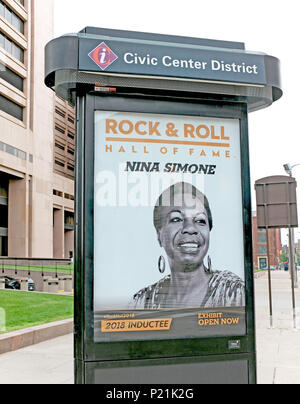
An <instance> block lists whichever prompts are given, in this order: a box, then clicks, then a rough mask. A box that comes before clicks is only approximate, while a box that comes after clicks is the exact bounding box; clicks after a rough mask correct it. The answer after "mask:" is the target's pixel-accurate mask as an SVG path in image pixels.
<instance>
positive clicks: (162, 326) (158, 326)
mask: <svg viewBox="0 0 300 404" xmlns="http://www.w3.org/2000/svg"><path fill="white" fill-rule="evenodd" d="M172 321H173V320H172V319H171V318H163V319H147V320H113V321H101V332H103V333H111V332H138V331H169V330H170V328H171V325H172Z"/></svg>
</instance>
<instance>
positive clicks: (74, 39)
mask: <svg viewBox="0 0 300 404" xmlns="http://www.w3.org/2000/svg"><path fill="white" fill-rule="evenodd" d="M104 35H109V37H107V36H104ZM120 37H123V38H126V41H131V40H132V37H134V38H135V39H136V40H137V42H138V44H139V45H140V44H141V41H144V40H148V41H149V40H154V41H157V40H158V41H162V40H165V41H167V40H170V39H172V38H173V39H174V38H177V42H178V43H181V44H184V43H186V44H188V43H189V44H193V46H196V44H197V40H196V39H190V41H189V39H188V38H180V37H172V38H171V37H169V36H168V37H167V36H155V35H151V34H141V33H128V32H122V31H113V30H109V31H107V30H102V29H85V30H84V31H83V33H81V34H79V35H78V36H70V37H68V36H65V37H62V38H59V39H58V40H55V41H52V42H51V43H50V44H49V45H48V48H47V50H46V61H47V63H46V84H47V85H48V86H49V87H52V88H53V89H55V90H56V92H57V93H58V94H60V95H61V96H63V97H64V98H66V99H69V100H70V101H73V102H74V103H75V100H76V107H77V139H76V237H75V239H76V244H75V379H76V383H77V384H95V383H101V384H115V383H117V384H118V383H119V384H127V383H138V384H157V383H163V384H168V383H173V384H176V383H177V384H180V383H182V384H189V383H190V384H193V383H194V384H200V383H205V384H207V383H213V384H218V383H237V384H238V383H242V384H255V383H256V348H255V308H254V290H253V262H252V261H253V259H252V256H253V251H252V210H251V187H250V167H249V143H248V112H249V111H251V110H256V109H260V108H263V107H266V106H269V105H271V104H272V102H273V101H276V100H277V99H279V98H280V97H281V94H282V92H281V89H280V79H279V68H278V61H277V59H275V58H272V57H267V56H266V55H265V56H263V57H262V59H261V63H262V64H263V63H265V65H264V67H265V72H264V75H263V76H264V79H262V78H260V80H259V81H260V82H259V83H258V84H257V85H255V83H251V84H247V83H239V82H238V79H237V83H233V82H232V81H231V80H232V76H231V79H230V81H229V82H228V83H225V82H220V81H219V82H218V81H217V80H215V82H211V81H209V80H208V81H205V80H200V81H195V82H194V83H193V86H192V87H191V82H190V81H189V80H188V79H187V80H186V81H185V80H184V79H180V80H179V81H173V80H171V79H169V78H167V77H165V81H163V80H162V78H160V79H159V80H158V81H157V79H156V78H155V76H152V77H151V76H149V77H141V76H139V75H138V74H137V73H136V72H135V73H134V74H133V75H132V76H130V75H128V73H126V75H124V76H122V74H121V72H120V74H115V73H114V72H113V73H111V74H110V73H109V72H108V73H107V72H105V73H103V74H101V73H99V72H97V73H96V72H92V71H86V70H84V67H86V66H90V65H89V63H90V61H89V62H86V60H83V56H82V53H80V49H82V48H83V49H88V48H89V49H91V50H92V43H93V41H94V43H95V44H96V43H98V42H101V40H105V41H106V42H109V40H112V43H113V40H114V39H116V38H120ZM85 41H87V43H88V44H87V43H85ZM194 41H195V42H194ZM199 41H200V40H199ZM201 41H204V42H201V46H204V45H205V40H201ZM81 42H82V44H81ZM215 42H216V43H215ZM215 42H214V43H213V44H212V43H211V42H207V43H206V44H207V46H209V47H210V46H212V45H213V46H216V45H219V46H224V47H225V48H226V47H227V49H226V52H228V54H230V52H231V51H233V49H236V48H239V50H238V51H237V53H238V54H239V55H240V56H241V55H243V52H244V51H243V46H242V44H235V43H225V42H219V43H218V41H215ZM67 44H69V46H67V48H66V45H67ZM75 44H76V46H75ZM198 45H199V43H198ZM65 49H66V51H65V54H67V55H68V56H70V58H71V60H70V59H67V58H66V56H65V54H63V50H65ZM78 49H79V56H78ZM208 50H209V52H212V53H213V51H214V48H209V49H208ZM215 51H216V52H219V51H220V49H219V48H215ZM74 52H75V53H74ZM241 57H242V56H241ZM258 57H260V56H258ZM250 58H251V56H250ZM257 60H258V59H257ZM81 64H82V65H81ZM94 69H95V71H96V68H94ZM108 70H109V69H108ZM212 79H213V77H212ZM262 81H264V82H262ZM159 84H160V85H159ZM110 86H112V87H114V92H113V93H111V92H109V89H108V88H109V87H110ZM99 110H100V111H101V110H102V111H123V112H135V113H136V112H142V113H153V114H162V115H163V114H166V115H169V114H172V115H178V116H180V115H185V116H201V117H209V118H230V119H238V120H239V122H240V144H241V177H242V189H241V193H242V203H243V206H242V211H243V234H244V241H243V244H244V257H245V263H244V268H245V282H246V335H236V336H230V337H229V336H222V337H214V338H184V339H180V338H178V339H162V340H145V341H130V340H128V341H120V342H101V343H95V342H94V283H93V282H94V281H93V277H94V261H93V259H94V136H95V129H94V114H95V111H99ZM180 369H184V372H182V371H180ZM151 370H152V371H151Z"/></svg>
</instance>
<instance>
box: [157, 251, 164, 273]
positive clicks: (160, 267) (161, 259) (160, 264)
mask: <svg viewBox="0 0 300 404" xmlns="http://www.w3.org/2000/svg"><path fill="white" fill-rule="evenodd" d="M158 270H159V272H160V273H161V274H163V273H164V272H165V270H166V260H165V258H164V256H163V255H161V256H160V257H159V260H158Z"/></svg>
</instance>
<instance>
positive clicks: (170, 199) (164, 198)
mask: <svg viewBox="0 0 300 404" xmlns="http://www.w3.org/2000/svg"><path fill="white" fill-rule="evenodd" d="M185 194H190V195H192V196H193V198H195V199H199V200H200V201H201V203H202V204H203V206H204V208H205V209H206V212H207V215H208V223H209V230H211V229H212V228H213V220H212V215H211V210H210V207H209V202H208V199H207V197H206V196H205V195H204V194H203V193H202V192H201V191H199V189H197V188H196V187H195V186H194V185H192V184H189V183H188V182H178V183H177V184H174V185H171V186H170V187H169V188H167V189H166V190H164V191H163V193H162V194H161V195H160V197H159V198H158V200H157V202H156V205H155V207H154V213H153V221H154V226H155V228H156V231H159V230H161V228H162V224H163V216H162V210H163V209H162V208H163V207H164V206H178V195H179V196H181V198H182V200H181V202H182V206H183V204H184V195H185ZM175 197H176V202H175ZM176 204H177V205H176Z"/></svg>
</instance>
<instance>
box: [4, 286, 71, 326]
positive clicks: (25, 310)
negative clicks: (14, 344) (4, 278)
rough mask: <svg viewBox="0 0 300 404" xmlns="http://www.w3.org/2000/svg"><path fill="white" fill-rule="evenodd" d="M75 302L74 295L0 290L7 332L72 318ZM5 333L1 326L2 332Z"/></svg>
mask: <svg viewBox="0 0 300 404" xmlns="http://www.w3.org/2000/svg"><path fill="white" fill-rule="evenodd" d="M73 304H74V299H73V297H72V296H61V295H48V294H42V293H34V292H31V293H30V292H20V291H12V290H0V314H1V313H2V317H3V313H4V314H5V328H6V329H5V332H11V331H16V330H20V329H23V328H28V327H34V326H36V325H41V324H47V323H51V322H54V321H60V320H65V319H68V318H71V317H73ZM0 323H1V319H0ZM2 323H3V318H2ZM0 325H1V324H0ZM3 333H4V332H3V330H2V331H1V328H0V334H3Z"/></svg>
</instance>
